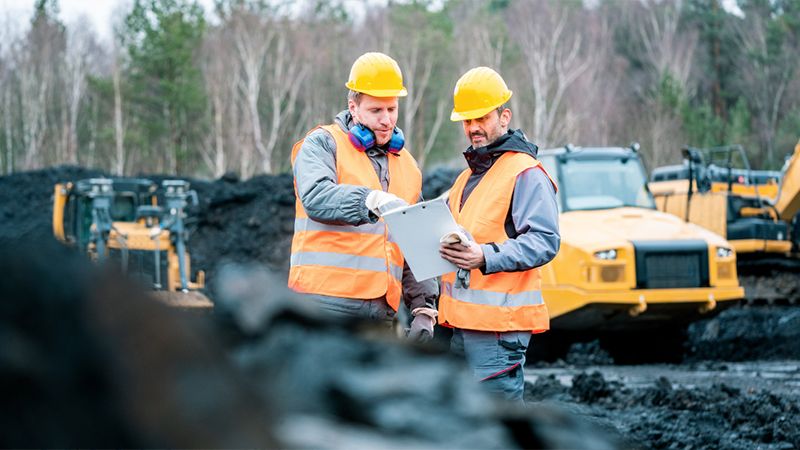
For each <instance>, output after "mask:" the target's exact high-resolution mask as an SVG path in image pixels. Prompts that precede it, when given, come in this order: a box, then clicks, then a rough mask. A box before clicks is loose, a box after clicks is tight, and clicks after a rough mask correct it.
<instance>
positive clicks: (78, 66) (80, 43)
mask: <svg viewBox="0 0 800 450" xmlns="http://www.w3.org/2000/svg"><path fill="white" fill-rule="evenodd" d="M93 41H94V35H93V31H92V28H91V25H90V23H89V21H88V19H87V18H86V16H81V17H80V18H79V20H78V21H77V22H76V23H75V24H73V25H72V26H71V27H70V28H68V30H67V48H66V53H65V57H64V59H63V68H64V70H62V77H63V82H64V88H65V89H64V93H63V98H64V100H65V101H64V103H65V107H64V117H65V118H66V127H65V128H64V135H65V136H66V141H67V142H66V143H65V147H66V154H65V155H64V160H65V161H66V162H69V163H71V164H77V163H78V113H79V111H80V107H81V102H82V101H83V100H84V94H85V93H86V77H87V75H88V72H89V64H90V58H91V54H92V51H93V50H94V53H97V51H96V49H94V48H93V47H96V44H94V42H93Z"/></svg>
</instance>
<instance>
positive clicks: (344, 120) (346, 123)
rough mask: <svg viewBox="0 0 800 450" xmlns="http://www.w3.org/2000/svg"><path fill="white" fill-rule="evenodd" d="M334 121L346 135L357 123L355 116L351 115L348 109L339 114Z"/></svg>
mask: <svg viewBox="0 0 800 450" xmlns="http://www.w3.org/2000/svg"><path fill="white" fill-rule="evenodd" d="M333 121H334V123H336V125H339V126H340V127H341V128H342V130H344V132H345V133H346V132H348V131H350V127H352V126H353V125H354V124H355V122H353V116H352V115H350V111H348V110H346V109H345V110H344V111H341V112H340V113H339V114H337V115H336V117H335V118H334V119H333Z"/></svg>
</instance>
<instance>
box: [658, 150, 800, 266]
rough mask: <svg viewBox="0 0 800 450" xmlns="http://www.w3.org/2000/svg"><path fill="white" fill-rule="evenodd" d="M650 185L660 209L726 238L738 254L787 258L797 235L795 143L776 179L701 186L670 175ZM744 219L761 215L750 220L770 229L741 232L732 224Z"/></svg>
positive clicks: (799, 163) (799, 198)
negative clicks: (794, 220) (760, 231)
mask: <svg viewBox="0 0 800 450" xmlns="http://www.w3.org/2000/svg"><path fill="white" fill-rule="evenodd" d="M748 166H749V165H748ZM747 170H748V171H749V169H747ZM752 172H753V173H755V171H752ZM654 173H655V172H654ZM723 173H724V172H723ZM742 178H744V177H742ZM690 183H691V185H690ZM690 187H691V190H690ZM649 189H650V191H651V192H652V193H653V197H654V198H655V201H656V205H657V207H658V209H659V211H664V212H667V213H669V214H673V215H675V216H677V217H679V218H682V219H684V220H687V221H689V222H692V223H695V224H697V225H700V226H702V227H704V228H707V229H709V230H711V231H713V232H715V233H717V234H719V235H720V236H723V237H725V238H726V239H728V241H729V242H730V243H731V244H732V245H733V247H734V248H735V249H736V251H737V252H738V253H739V254H743V255H744V254H759V255H760V254H763V253H768V254H773V255H775V256H779V257H790V256H791V255H790V253H791V251H792V248H793V245H796V244H793V242H792V241H793V240H794V241H795V242H797V241H798V240H799V239H798V236H791V234H792V220H793V218H794V217H795V216H797V214H798V211H800V142H798V144H797V146H795V149H794V153H793V154H792V156H791V157H790V158H789V160H788V161H787V162H786V165H785V167H784V169H783V170H782V172H781V176H780V181H779V182H775V181H774V180H771V179H770V180H768V181H767V182H765V183H763V184H758V183H750V184H746V183H744V182H742V181H739V180H736V181H734V182H730V183H728V182H720V181H713V182H711V183H710V187H709V189H704V190H701V189H698V184H697V181H696V180H691V181H690V180H689V179H674V180H665V181H651V182H650V183H649ZM687 209H688V214H687ZM748 219H759V220H760V223H756V222H755V221H751V222H750V223H751V224H752V225H753V227H759V229H760V230H764V229H765V228H771V229H772V230H770V231H768V232H762V233H758V232H756V231H753V232H752V233H747V232H741V231H742V228H744V227H743V226H739V227H737V223H738V224H746V221H747V220H748ZM792 238H794V239H792Z"/></svg>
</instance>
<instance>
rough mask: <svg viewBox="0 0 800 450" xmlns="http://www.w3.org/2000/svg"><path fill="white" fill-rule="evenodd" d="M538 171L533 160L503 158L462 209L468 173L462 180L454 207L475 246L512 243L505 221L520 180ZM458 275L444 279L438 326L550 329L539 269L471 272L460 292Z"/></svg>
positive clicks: (517, 156) (452, 192) (516, 156)
mask: <svg viewBox="0 0 800 450" xmlns="http://www.w3.org/2000/svg"><path fill="white" fill-rule="evenodd" d="M538 165H539V162H538V161H536V160H535V159H534V158H532V157H531V156H529V155H526V154H523V153H513V152H508V153H504V154H503V155H502V156H501V157H500V158H498V159H497V161H495V163H494V165H493V166H492V167H491V168H490V169H489V171H488V172H487V173H486V174H484V176H483V177H482V178H481V180H480V181H479V182H478V185H477V186H476V187H475V189H474V190H473V191H472V193H471V194H470V196H469V198H467V201H466V202H464V207H463V208H460V207H459V205H461V196H462V194H463V192H464V187H465V186H466V183H467V179H468V178H469V176H470V174H471V171H470V170H469V169H467V170H465V171H464V172H462V173H461V175H459V177H458V178H457V179H456V182H455V184H454V185H453V188H452V189H451V190H450V197H449V205H450V211H451V212H452V213H453V217H454V218H455V219H456V222H458V224H459V225H461V226H463V227H464V228H466V229H467V231H469V232H470V233H471V234H472V235H473V237H474V238H475V240H476V242H478V243H480V244H486V243H489V242H494V243H496V244H502V243H503V242H505V241H506V240H508V236H507V235H506V232H505V220H506V217H507V215H508V211H509V208H510V207H511V198H512V196H513V193H514V186H515V185H516V180H517V176H518V175H519V174H520V173H522V172H523V171H525V170H527V169H531V168H535V167H537V166H538ZM454 281H455V273H449V274H446V275H444V276H443V277H442V295H441V298H440V300H439V322H440V323H441V324H442V325H445V326H452V327H456V328H463V329H468V330H482V331H498V332H502V331H532V332H534V333H538V332H542V331H546V330H547V329H549V327H550V319H549V316H548V314H547V306H546V305H545V303H544V300H543V298H542V293H541V280H540V275H539V270H538V269H530V270H525V271H520V272H499V273H494V274H488V275H483V274H482V273H481V271H480V270H478V269H475V270H472V271H470V286H469V288H468V289H463V288H455V287H454Z"/></svg>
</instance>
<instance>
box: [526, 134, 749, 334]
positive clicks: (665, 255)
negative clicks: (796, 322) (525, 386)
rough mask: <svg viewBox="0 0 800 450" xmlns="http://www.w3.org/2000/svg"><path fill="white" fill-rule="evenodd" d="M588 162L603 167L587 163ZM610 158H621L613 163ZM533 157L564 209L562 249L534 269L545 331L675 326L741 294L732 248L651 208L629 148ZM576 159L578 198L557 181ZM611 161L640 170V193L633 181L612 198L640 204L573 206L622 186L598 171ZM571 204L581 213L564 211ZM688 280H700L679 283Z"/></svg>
mask: <svg viewBox="0 0 800 450" xmlns="http://www.w3.org/2000/svg"><path fill="white" fill-rule="evenodd" d="M594 158H598V161H602V162H603V163H602V164H599V163H598V164H592V163H591V161H593V159H594ZM615 158H617V159H618V160H619V161H623V162H622V163H619V164H617V163H615V162H614V161H615ZM539 159H540V160H541V161H542V163H543V164H544V166H545V167H546V168H547V170H548V172H549V173H550V174H552V175H553V177H554V178H555V179H556V180H558V183H559V187H560V189H559V207H560V208H561V211H562V212H561V214H560V220H559V224H560V231H561V248H560V251H559V253H558V255H557V256H556V258H555V259H554V260H553V261H551V262H550V263H549V264H547V265H545V266H543V267H542V269H541V273H542V290H543V295H544V299H545V302H546V303H547V307H548V311H549V312H550V316H551V320H552V328H553V329H561V330H570V331H576V330H614V331H617V330H637V329H643V328H645V329H646V328H649V327H654V326H655V327H662V326H671V325H678V324H684V323H687V322H690V321H692V320H696V319H698V318H701V317H704V316H706V315H708V314H709V313H711V312H712V311H714V312H717V311H719V310H721V309H722V307H726V306H730V305H733V304H735V303H737V302H738V300H740V299H741V298H743V296H744V290H743V289H742V288H741V287H740V286H739V282H738V278H737V273H736V254H735V252H734V251H732V250H731V244H730V243H728V242H727V241H726V240H725V239H724V238H722V237H721V236H719V235H718V234H716V233H714V232H712V231H710V230H707V229H704V228H701V227H699V226H696V225H694V224H691V223H685V222H684V221H682V220H680V219H678V218H677V217H675V216H673V215H670V214H666V213H663V212H660V211H657V210H656V209H655V207H654V204H653V201H652V198H650V197H649V196H650V194H649V193H648V192H647V189H646V175H645V174H644V168H643V167H642V165H641V162H640V160H639V157H638V154H637V153H636V152H635V151H632V150H630V149H622V148H610V149H609V148H599V149H574V148H571V147H570V148H569V150H567V151H566V152H565V151H563V150H561V149H555V150H543V151H542V152H540V155H539ZM575 161H580V162H582V163H583V164H584V165H586V166H587V169H588V170H587V173H590V174H591V179H584V180H583V181H581V183H583V184H584V185H585V188H584V191H585V192H583V193H582V195H583V197H581V198H577V199H574V198H573V199H571V198H570V197H574V196H575V195H576V193H577V191H580V190H581V187H580V186H572V185H571V184H574V182H573V181H570V180H569V179H565V177H567V176H569V171H568V170H563V169H564V168H566V167H567V165H568V164H574V162H575ZM609 161H612V162H611V163H609ZM614 164H617V165H620V164H633V165H634V167H629V168H628V169H626V170H629V172H628V173H629V174H630V173H633V174H634V175H635V174H636V173H639V175H636V176H638V177H639V178H638V179H639V182H638V188H636V187H635V186H637V183H636V181H633V182H631V183H632V184H630V186H631V188H620V189H621V191H620V192H621V194H619V195H620V196H624V197H627V198H629V199H630V200H629V202H632V203H637V204H640V205H643V206H637V207H632V206H628V205H620V206H613V205H611V204H610V203H609V204H608V205H607V206H609V207H598V208H593V207H591V206H587V207H583V206H584V205H585V202H583V201H581V202H578V200H581V199H582V198H586V199H591V198H592V197H590V196H591V195H594V193H593V192H592V190H593V189H596V191H597V193H598V194H602V191H603V189H604V188H603V186H604V185H608V184H611V183H617V184H619V185H620V186H623V185H624V184H625V183H626V181H619V180H617V181H612V180H616V177H617V176H618V175H620V174H614V173H604V171H605V170H606V169H605V167H613V166H614ZM626 190H630V191H631V192H627V193H625V191H626ZM597 198H600V197H597ZM570 200H574V202H573V203H575V204H580V205H581V206H582V207H581V208H580V209H578V208H574V207H570ZM644 205H650V206H649V207H646V206H644ZM718 249H721V250H720V251H721V252H722V254H720V251H718ZM609 254H613V255H614V256H613V258H609V257H608V255H609ZM602 255H606V256H605V257H603V256H602ZM701 273H702V274H701ZM692 277H696V278H698V280H699V279H700V278H702V280H700V281H698V282H685V280H688V279H690V278H692Z"/></svg>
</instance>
